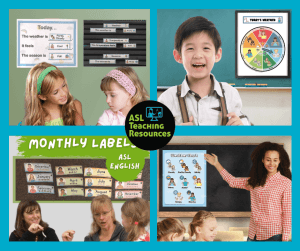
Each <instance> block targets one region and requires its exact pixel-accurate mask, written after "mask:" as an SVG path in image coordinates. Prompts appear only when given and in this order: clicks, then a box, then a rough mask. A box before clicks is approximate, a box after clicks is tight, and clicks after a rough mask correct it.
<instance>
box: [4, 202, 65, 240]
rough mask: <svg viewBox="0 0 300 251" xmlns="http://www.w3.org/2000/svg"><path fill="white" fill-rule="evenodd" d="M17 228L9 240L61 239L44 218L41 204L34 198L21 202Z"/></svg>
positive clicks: (18, 210)
mask: <svg viewBox="0 0 300 251" xmlns="http://www.w3.org/2000/svg"><path fill="white" fill-rule="evenodd" d="M15 228H16V229H15V231H13V232H12V233H11V235H10V237H9V241H59V240H58V238H57V236H56V234H55V231H54V229H52V228H50V227H49V225H48V224H47V223H46V222H44V221H43V220H42V213H41V208H40V205H39V204H38V203H37V202H36V201H34V200H31V201H28V200H25V201H21V202H20V203H19V206H18V209H17V218H16V223H15Z"/></svg>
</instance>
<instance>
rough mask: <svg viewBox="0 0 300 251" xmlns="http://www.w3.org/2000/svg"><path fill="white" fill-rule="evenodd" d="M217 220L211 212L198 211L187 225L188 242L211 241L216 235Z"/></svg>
mask: <svg viewBox="0 0 300 251" xmlns="http://www.w3.org/2000/svg"><path fill="white" fill-rule="evenodd" d="M217 227H218V226H217V220H216V218H215V217H214V215H213V214H212V213H211V212H208V211H204V210H200V211H199V212H198V213H196V214H195V216H194V218H193V220H192V222H191V223H190V224H189V235H190V239H189V240H190V241H191V240H192V238H193V236H194V235H195V236H196V240H195V241H213V240H214V239H215V237H216V235H217Z"/></svg>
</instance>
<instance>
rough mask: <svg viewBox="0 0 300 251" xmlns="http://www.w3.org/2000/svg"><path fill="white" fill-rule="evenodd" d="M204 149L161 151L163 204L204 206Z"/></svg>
mask: <svg viewBox="0 0 300 251" xmlns="http://www.w3.org/2000/svg"><path fill="white" fill-rule="evenodd" d="M205 153H206V150H195V151H193V150H175V151H174V150H164V151H163V175H162V179H163V182H162V185H163V206H168V207H191V206H192V207H206V187H207V186H206V161H205V160H204V154H205Z"/></svg>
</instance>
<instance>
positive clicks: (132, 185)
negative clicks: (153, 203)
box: [115, 181, 143, 189]
mask: <svg viewBox="0 0 300 251" xmlns="http://www.w3.org/2000/svg"><path fill="white" fill-rule="evenodd" d="M115 189H143V181H127V182H121V181H116V182H115Z"/></svg>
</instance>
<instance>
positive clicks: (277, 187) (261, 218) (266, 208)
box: [204, 142, 292, 241]
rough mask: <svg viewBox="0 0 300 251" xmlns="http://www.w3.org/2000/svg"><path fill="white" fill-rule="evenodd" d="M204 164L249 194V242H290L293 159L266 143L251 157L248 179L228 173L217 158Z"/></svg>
mask: <svg viewBox="0 0 300 251" xmlns="http://www.w3.org/2000/svg"><path fill="white" fill-rule="evenodd" d="M204 158H205V160H206V161H207V162H208V163H209V164H211V165H213V166H215V167H216V169H217V170H218V171H219V173H220V174H221V176H222V178H223V179H224V180H225V181H226V182H227V183H228V184H229V186H230V187H232V188H240V189H246V190H248V191H250V198H251V218H250V225H249V236H248V241H288V240H289V236H290V233H291V204H292V203H291V184H292V182H291V176H292V175H291V171H290V169H289V167H290V159H289V156H288V154H287V152H286V151H285V150H284V149H283V147H282V146H281V145H279V144H276V143H271V142H264V143H262V144H260V145H258V146H257V147H256V148H255V150H254V151H253V152H252V154H251V160H252V168H251V171H250V174H249V176H250V177H248V178H236V177H234V176H232V175H231V174H230V173H228V172H227V171H226V170H225V169H224V168H223V167H222V165H221V164H220V163H219V161H218V157H217V156H216V155H215V154H205V155H204Z"/></svg>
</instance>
